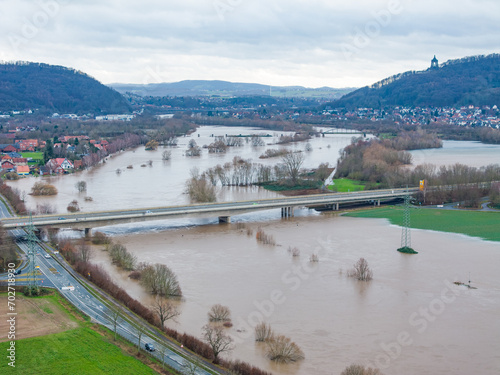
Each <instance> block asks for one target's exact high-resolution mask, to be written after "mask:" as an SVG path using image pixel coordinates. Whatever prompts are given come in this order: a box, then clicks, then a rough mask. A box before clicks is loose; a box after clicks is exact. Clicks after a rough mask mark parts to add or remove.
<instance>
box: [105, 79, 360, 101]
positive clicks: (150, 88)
mask: <svg viewBox="0 0 500 375" xmlns="http://www.w3.org/2000/svg"><path fill="white" fill-rule="evenodd" d="M108 86H109V87H111V88H113V89H115V90H116V91H118V92H120V93H122V94H125V93H127V92H129V93H132V94H136V95H140V96H177V97H181V96H194V97H201V96H221V97H242V96H264V95H266V96H269V95H271V96H273V97H306V98H330V99H336V98H340V97H341V96H342V95H344V94H346V93H348V92H351V91H352V90H354V89H349V88H345V89H334V88H330V87H321V88H317V89H311V88H305V87H302V86H268V85H261V84H258V83H238V82H227V81H202V80H201V81H196V80H194V81H192V80H190V81H180V82H173V83H150V84H146V85H141V84H124V83H112V84H109V85H108Z"/></svg>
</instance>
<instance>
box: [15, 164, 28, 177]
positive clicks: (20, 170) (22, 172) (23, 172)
mask: <svg viewBox="0 0 500 375" xmlns="http://www.w3.org/2000/svg"><path fill="white" fill-rule="evenodd" d="M16 172H17V174H18V175H19V176H28V175H29V174H30V167H28V166H27V165H18V166H17V167H16Z"/></svg>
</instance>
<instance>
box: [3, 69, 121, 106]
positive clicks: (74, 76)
mask: <svg viewBox="0 0 500 375" xmlns="http://www.w3.org/2000/svg"><path fill="white" fill-rule="evenodd" d="M26 109H40V110H47V111H51V112H58V113H76V114H86V113H92V114H108V113H124V112H129V111H130V107H129V105H128V104H127V102H126V101H125V99H124V98H123V97H122V96H121V94H120V93H118V92H116V91H115V90H112V89H110V88H109V87H107V86H105V85H103V84H101V83H100V82H98V81H97V80H95V79H94V78H91V77H89V76H88V75H86V74H84V73H82V72H79V71H76V70H74V69H69V68H65V67H62V66H54V65H48V64H39V63H29V62H17V63H6V64H0V111H13V110H26Z"/></svg>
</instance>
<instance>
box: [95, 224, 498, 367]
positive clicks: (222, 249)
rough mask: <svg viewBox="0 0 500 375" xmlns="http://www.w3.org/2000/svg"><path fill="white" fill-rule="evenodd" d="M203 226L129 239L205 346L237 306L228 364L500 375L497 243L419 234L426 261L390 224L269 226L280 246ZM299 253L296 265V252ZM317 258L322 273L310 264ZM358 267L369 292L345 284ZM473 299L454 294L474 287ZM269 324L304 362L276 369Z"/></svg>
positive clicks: (239, 231)
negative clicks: (224, 309)
mask: <svg viewBox="0 0 500 375" xmlns="http://www.w3.org/2000/svg"><path fill="white" fill-rule="evenodd" d="M245 226H246V228H251V229H253V235H251V236H248V235H247V229H246V228H241V224H240V226H238V225H237V224H234V223H233V224H228V225H227V224H226V225H205V226H195V227H189V228H178V229H171V230H167V231H162V232H159V233H154V232H151V233H143V234H137V235H131V236H130V235H126V236H122V237H120V238H119V241H120V242H121V243H123V244H124V245H126V246H127V248H128V249H129V250H131V251H132V252H133V253H134V254H135V255H137V257H138V260H139V261H146V262H159V263H164V264H167V265H168V266H169V267H171V268H172V269H173V270H174V271H175V272H176V273H177V275H178V277H179V281H180V284H181V287H182V290H183V293H184V299H183V301H182V302H181V303H180V307H181V310H182V314H181V316H180V317H179V318H178V323H177V324H175V323H171V324H170V326H171V327H173V328H176V329H178V330H180V331H186V332H188V333H190V334H192V335H195V336H198V337H199V336H200V333H201V327H202V326H203V325H204V324H205V323H206V322H207V312H208V310H209V309H210V307H211V306H212V305H213V304H216V303H220V304H223V305H226V306H228V307H230V309H231V311H232V318H233V323H234V326H233V327H232V328H230V329H228V332H229V333H230V334H231V335H232V336H233V337H234V339H235V342H236V345H235V349H234V351H233V352H232V354H231V357H232V358H237V359H241V360H244V361H247V362H249V363H252V364H254V365H257V366H259V367H261V368H263V369H266V370H269V371H272V372H273V373H274V374H318V375H322V374H325V375H326V374H339V373H340V372H341V371H342V370H343V369H344V368H345V367H346V366H348V365H349V364H351V363H362V364H370V365H372V366H376V367H378V368H380V369H381V370H382V371H383V372H384V373H385V374H387V375H396V374H397V375H400V374H408V375H411V374H415V375H417V374H419V375H420V374H464V375H466V374H467V375H468V374H498V373H499V372H500V339H499V333H500V319H499V316H500V276H499V273H498V265H499V264H500V244H498V243H493V242H485V241H481V240H479V239H473V238H469V237H465V236H461V235H455V234H444V233H438V232H432V231H420V230H413V231H412V240H413V242H412V244H413V247H414V248H415V249H416V250H417V251H419V252H420V254H418V255H413V256H412V255H404V254H400V253H398V252H397V251H396V248H398V247H399V245H400V238H401V229H400V228H398V227H395V226H392V225H389V224H388V223H387V222H386V221H385V220H378V219H358V218H347V217H340V216H337V215H333V214H321V215H316V216H307V217H306V216H304V217H296V218H292V219H287V220H285V219H283V220H281V219H277V220H270V221H268V222H266V223H262V227H263V228H264V230H265V232H266V233H267V234H270V235H272V236H274V238H275V240H276V242H277V246H269V245H262V244H260V243H258V242H257V241H256V239H255V231H256V229H257V228H258V227H259V223H255V222H254V223H251V222H250V223H246V224H245ZM117 240H118V238H117ZM289 246H292V247H297V248H299V250H300V256H299V257H297V258H293V257H292V256H291V255H290V254H289V253H288V251H287V249H288V247H289ZM97 253H98V255H97V257H96V259H95V262H97V263H99V264H102V265H103V266H104V267H105V268H106V269H107V270H108V271H110V272H111V273H112V274H113V275H114V277H115V278H116V280H117V282H119V283H120V284H121V285H123V286H125V287H126V289H127V290H128V291H129V293H130V294H132V295H133V296H134V297H136V298H138V299H140V300H141V301H142V302H144V303H145V304H148V303H150V301H151V298H150V296H148V295H147V294H146V293H144V291H143V290H142V288H141V287H140V286H139V285H138V284H137V283H136V282H134V281H131V280H129V279H128V278H127V274H126V273H124V272H120V271H117V270H116V268H115V267H114V266H111V265H110V264H109V260H108V258H107V254H106V253H105V252H104V251H101V250H99V251H97ZM312 253H316V254H318V255H319V262H318V263H310V262H309V257H310V255H311V254H312ZM360 257H364V258H366V259H367V261H368V263H369V265H370V266H371V268H372V269H373V273H374V278H373V280H372V281H370V282H359V281H356V280H354V279H352V278H349V277H347V276H346V273H347V272H346V271H347V270H348V269H349V268H351V266H352V265H353V264H354V262H355V261H356V260H358V259H359V258H360ZM469 274H470V278H471V281H472V285H473V286H475V287H477V289H468V288H466V287H462V286H456V285H454V284H453V282H455V281H462V282H468V279H469ZM260 321H265V322H268V323H270V324H271V325H272V327H273V329H274V330H275V331H276V332H278V333H280V334H284V335H286V336H289V337H290V338H291V339H292V340H293V341H295V342H296V343H297V344H298V345H299V346H300V347H301V348H302V349H303V351H304V353H305V357H306V358H305V360H304V361H302V362H300V363H298V364H292V365H276V364H273V363H271V361H269V360H267V359H266V358H265V356H264V346H263V345H262V344H257V343H255V342H254V335H253V328H252V327H253V326H255V324H257V323H258V322H260Z"/></svg>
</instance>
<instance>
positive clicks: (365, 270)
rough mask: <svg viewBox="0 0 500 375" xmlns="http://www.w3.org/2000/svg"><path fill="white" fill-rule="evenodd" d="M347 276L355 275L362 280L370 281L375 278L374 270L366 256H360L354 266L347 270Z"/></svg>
mask: <svg viewBox="0 0 500 375" xmlns="http://www.w3.org/2000/svg"><path fill="white" fill-rule="evenodd" d="M347 276H349V277H355V278H356V279H358V280H360V281H369V280H371V279H372V278H373V272H372V270H371V269H370V267H368V262H367V261H366V259H365V258H359V260H358V261H357V262H356V263H355V264H354V268H353V269H351V270H349V271H348V272H347Z"/></svg>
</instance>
